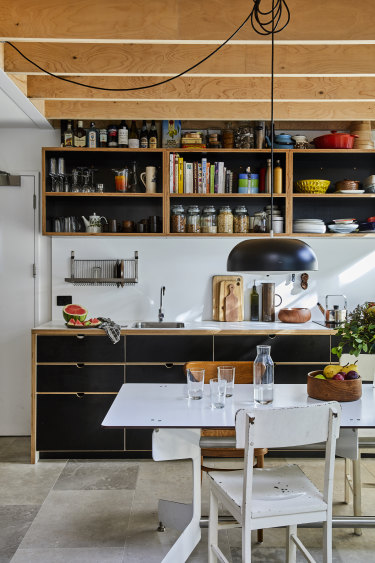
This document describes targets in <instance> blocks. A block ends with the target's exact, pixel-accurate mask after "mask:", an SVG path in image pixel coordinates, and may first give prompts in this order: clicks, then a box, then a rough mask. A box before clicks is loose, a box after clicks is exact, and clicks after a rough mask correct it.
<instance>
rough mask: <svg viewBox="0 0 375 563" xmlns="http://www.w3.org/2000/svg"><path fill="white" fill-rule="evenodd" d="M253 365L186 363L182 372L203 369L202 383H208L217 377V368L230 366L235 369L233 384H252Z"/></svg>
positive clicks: (242, 363) (244, 363)
mask: <svg viewBox="0 0 375 563" xmlns="http://www.w3.org/2000/svg"><path fill="white" fill-rule="evenodd" d="M253 363H254V362H221V361H220V362H187V363H186V364H185V365H184V370H185V373H186V370H188V369H204V370H205V372H204V382H205V383H208V382H209V381H210V379H213V378H215V377H217V368H218V366H231V367H235V368H236V373H235V379H234V382H235V383H242V384H247V383H252V382H253Z"/></svg>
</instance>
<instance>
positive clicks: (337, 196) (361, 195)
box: [293, 193, 375, 199]
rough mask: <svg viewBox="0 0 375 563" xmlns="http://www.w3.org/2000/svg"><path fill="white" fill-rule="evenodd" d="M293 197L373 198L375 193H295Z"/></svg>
mask: <svg viewBox="0 0 375 563" xmlns="http://www.w3.org/2000/svg"><path fill="white" fill-rule="evenodd" d="M293 197H321V198H325V197H334V198H340V199H342V198H347V197H349V198H350V197H352V198H353V197H354V198H364V199H366V198H372V197H375V194H335V193H333V194H295V193H293Z"/></svg>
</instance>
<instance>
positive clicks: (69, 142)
mask: <svg viewBox="0 0 375 563" xmlns="http://www.w3.org/2000/svg"><path fill="white" fill-rule="evenodd" d="M72 146H73V129H72V121H71V119H69V120H68V124H67V126H66V131H64V147H72Z"/></svg>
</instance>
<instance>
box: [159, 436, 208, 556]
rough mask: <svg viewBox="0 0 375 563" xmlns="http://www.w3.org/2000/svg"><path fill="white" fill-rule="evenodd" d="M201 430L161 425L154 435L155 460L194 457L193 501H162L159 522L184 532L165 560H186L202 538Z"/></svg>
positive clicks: (160, 501) (192, 458)
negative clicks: (187, 502)
mask: <svg viewBox="0 0 375 563" xmlns="http://www.w3.org/2000/svg"><path fill="white" fill-rule="evenodd" d="M199 440H200V429H195V428H181V429H180V428H158V429H156V430H154V432H153V435H152V457H153V459H154V460H155V461H166V460H173V459H191V460H192V473H193V502H192V503H189V504H185V503H180V502H173V501H169V500H159V507H158V508H159V521H160V522H162V523H163V525H164V526H166V527H171V528H173V529H175V530H179V531H181V532H182V533H181V535H180V536H179V538H178V539H177V541H176V542H175V543H174V544H173V546H172V547H171V549H170V550H169V552H168V553H167V555H166V556H165V557H164V559H163V563H176V561H178V562H179V563H180V562H181V563H182V562H183V561H186V560H187V559H188V557H189V555H190V554H191V553H192V551H193V550H194V548H195V546H196V545H197V544H198V542H199V541H200V539H201V529H200V516H201V480H200V479H201V478H200V459H201V450H200V446H199Z"/></svg>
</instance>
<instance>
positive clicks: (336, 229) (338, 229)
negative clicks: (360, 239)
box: [328, 219, 358, 234]
mask: <svg viewBox="0 0 375 563" xmlns="http://www.w3.org/2000/svg"><path fill="white" fill-rule="evenodd" d="M328 229H329V230H330V231H331V232H332V233H341V234H347V233H353V232H354V231H356V230H357V229H358V223H357V221H356V220H355V219H332V224H331V225H328Z"/></svg>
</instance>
